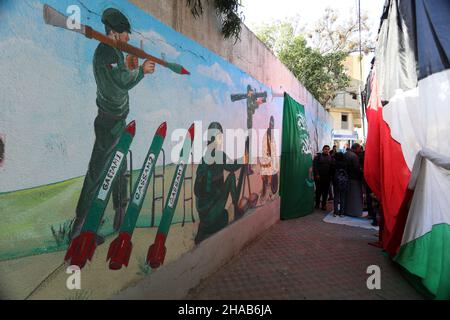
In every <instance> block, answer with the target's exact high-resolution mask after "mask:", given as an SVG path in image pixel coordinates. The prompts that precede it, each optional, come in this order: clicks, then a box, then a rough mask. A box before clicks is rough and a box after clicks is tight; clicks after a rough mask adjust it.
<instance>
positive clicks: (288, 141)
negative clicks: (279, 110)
mask: <svg viewBox="0 0 450 320" xmlns="http://www.w3.org/2000/svg"><path fill="white" fill-rule="evenodd" d="M283 109H284V110H283V138H282V148H281V168H280V170H281V177H280V196H281V219H282V220H285V219H292V218H298V217H303V216H306V215H307V214H310V213H311V212H313V210H314V181H313V180H312V151H311V144H310V141H309V134H308V129H307V125H306V117H305V108H304V106H302V105H301V104H299V103H298V102H297V101H295V100H294V99H292V98H291V97H290V96H289V95H288V94H287V93H285V94H284V108H283Z"/></svg>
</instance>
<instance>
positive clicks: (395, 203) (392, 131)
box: [364, 0, 450, 299]
mask: <svg viewBox="0 0 450 320" xmlns="http://www.w3.org/2000/svg"><path fill="white" fill-rule="evenodd" d="M449 17H450V1H448V0H415V1H412V0H411V1H401V0H390V1H387V2H386V6H385V11H384V13H383V17H382V19H383V20H382V24H381V27H380V33H379V36H378V46H377V51H376V57H375V59H376V60H375V65H374V70H373V74H372V78H371V96H370V101H369V106H368V110H367V119H368V122H369V129H368V136H367V145H366V157H365V161H366V162H365V166H364V167H365V170H366V171H365V178H366V180H367V182H368V184H369V185H370V187H371V188H372V190H373V191H374V192H375V194H376V195H377V197H378V198H379V199H381V203H382V207H383V220H384V221H383V222H384V225H383V228H382V229H383V230H382V234H381V240H382V244H383V247H384V249H385V250H386V251H387V252H388V253H389V254H390V255H391V256H392V257H394V260H395V261H396V262H397V263H399V264H400V265H401V266H402V267H404V268H405V269H406V270H407V271H409V272H410V273H411V274H413V275H414V276H416V277H417V278H418V279H420V281H421V283H422V285H423V286H424V287H425V288H426V289H427V290H428V291H429V293H431V294H432V295H433V296H434V297H436V298H438V299H450V207H449V206H450V141H449V137H450V18H449Z"/></svg>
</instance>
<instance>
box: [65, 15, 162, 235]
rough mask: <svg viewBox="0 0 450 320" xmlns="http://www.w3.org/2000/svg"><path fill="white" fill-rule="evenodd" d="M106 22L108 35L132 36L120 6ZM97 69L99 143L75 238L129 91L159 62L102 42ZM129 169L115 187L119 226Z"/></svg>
mask: <svg viewBox="0 0 450 320" xmlns="http://www.w3.org/2000/svg"><path fill="white" fill-rule="evenodd" d="M102 23H103V24H104V25H105V31H106V35H107V36H108V37H110V38H112V39H114V40H117V41H122V42H128V41H129V40H130V38H129V34H130V33H131V25H130V22H129V20H128V19H127V17H126V16H125V15H124V14H123V13H121V12H120V11H119V10H117V9H113V8H109V9H106V10H105V11H104V12H103V14H102ZM93 69H94V76H95V81H96V83H97V101H96V103H97V107H98V115H97V117H96V119H95V122H94V129H95V144H94V148H93V150H92V154H91V159H90V162H89V168H88V171H87V174H86V177H85V179H84V183H83V188H82V190H81V195H80V198H79V200H78V204H77V208H76V217H75V220H74V222H73V224H72V231H71V238H72V239H73V238H75V237H77V236H78V235H79V233H80V231H81V228H82V226H83V223H84V221H85V218H86V215H87V212H88V209H89V205H90V204H91V202H92V200H93V197H94V195H95V191H96V190H97V188H98V186H99V184H100V183H101V181H100V176H101V173H102V171H103V170H104V169H105V166H106V165H107V162H108V159H109V158H110V157H111V155H112V154H111V153H112V151H113V149H114V147H115V145H116V144H117V143H118V141H119V138H120V135H121V134H122V132H123V130H124V128H125V125H126V118H127V115H128V113H129V94H128V91H129V90H131V89H132V88H133V87H135V86H136V85H137V84H138V83H139V82H140V81H141V80H142V79H143V78H144V76H145V75H146V74H152V73H154V71H155V64H154V62H151V61H149V60H146V61H145V62H144V63H143V64H142V65H141V66H139V60H138V58H137V57H134V56H131V55H129V56H127V58H126V60H125V58H124V54H123V53H122V52H121V51H119V50H118V49H116V48H113V47H110V46H108V45H106V44H104V43H100V44H99V45H98V47H97V49H96V50H95V54H94V59H93ZM126 169H127V163H126V161H125V162H124V164H123V166H122V168H121V171H120V175H119V179H118V183H116V185H115V186H114V187H113V205H114V210H115V219H114V229H115V230H118V229H119V227H120V225H121V223H122V220H123V217H124V214H125V208H126V204H127V196H126V194H127V179H126V177H125V171H126ZM103 241H104V239H103V238H101V237H98V239H97V242H98V244H100V243H102V242H103Z"/></svg>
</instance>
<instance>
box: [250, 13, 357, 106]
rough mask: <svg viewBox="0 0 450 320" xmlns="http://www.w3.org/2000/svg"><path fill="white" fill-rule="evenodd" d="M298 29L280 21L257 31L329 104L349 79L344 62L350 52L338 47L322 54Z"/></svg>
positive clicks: (310, 89)
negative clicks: (297, 31) (309, 43)
mask: <svg viewBox="0 0 450 320" xmlns="http://www.w3.org/2000/svg"><path fill="white" fill-rule="evenodd" d="M295 29H296V26H294V25H293V23H292V22H289V21H283V22H280V21H278V22H275V23H272V24H265V25H262V26H261V27H259V28H257V31H256V34H257V36H258V38H259V39H260V40H261V41H263V42H264V43H265V44H266V45H267V46H268V47H269V48H270V49H271V50H273V52H274V53H275V54H276V55H277V56H278V58H279V59H280V60H281V62H283V64H284V65H286V67H287V68H288V69H289V70H290V71H291V72H292V73H293V74H294V76H295V77H296V78H297V79H299V81H300V82H301V83H302V84H303V85H304V86H305V88H306V89H308V91H309V92H311V94H312V95H313V96H314V97H315V98H316V99H317V100H318V101H319V102H320V103H321V104H322V105H323V106H327V105H328V104H330V103H331V101H332V100H333V99H334V97H335V96H336V92H337V91H339V90H343V89H344V88H346V87H347V86H348V85H349V83H350V78H349V77H348V76H347V74H346V73H345V69H344V65H343V61H344V59H345V57H346V56H347V52H345V51H342V50H335V51H331V52H328V53H324V54H322V53H321V52H320V50H319V49H316V48H312V47H310V46H309V45H308V43H307V41H306V39H305V38H304V36H303V35H301V34H296V32H295Z"/></svg>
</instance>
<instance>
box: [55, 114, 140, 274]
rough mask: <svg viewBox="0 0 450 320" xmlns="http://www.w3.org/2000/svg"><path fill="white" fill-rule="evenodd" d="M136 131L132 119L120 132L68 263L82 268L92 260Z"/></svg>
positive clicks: (71, 246)
mask: <svg viewBox="0 0 450 320" xmlns="http://www.w3.org/2000/svg"><path fill="white" fill-rule="evenodd" d="M135 133H136V122H134V121H132V122H131V123H130V124H129V125H128V126H127V127H126V128H125V130H124V132H123V133H122V135H121V137H120V139H119V142H118V143H117V146H116V147H115V148H114V151H113V153H112V156H111V159H110V160H109V162H108V166H107V167H105V170H104V172H103V173H102V175H101V177H100V181H102V183H101V184H100V186H99V187H98V189H97V191H96V193H95V197H94V200H93V201H92V203H91V205H90V207H89V210H88V214H87V217H86V220H85V221H84V224H83V227H82V229H81V233H80V235H79V236H78V237H76V238H75V239H73V240H72V242H71V243H70V246H69V249H68V250H67V253H66V256H65V258H64V260H65V261H66V262H69V263H70V265H76V266H78V267H80V268H83V267H84V266H85V265H86V262H87V261H88V260H92V257H93V255H94V252H95V249H96V247H97V244H96V241H95V238H96V235H97V232H98V229H99V227H100V224H101V221H102V218H103V215H104V213H105V209H106V206H107V205H108V201H109V198H110V196H111V192H112V189H113V186H114V184H115V183H116V180H117V177H118V175H119V172H120V170H121V167H122V165H123V164H124V160H125V158H126V156H127V154H128V150H129V148H130V145H131V142H133V138H134V135H135Z"/></svg>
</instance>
